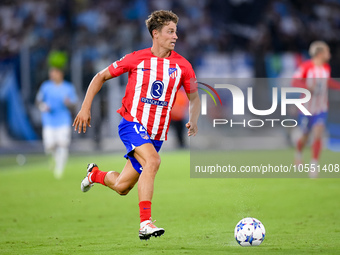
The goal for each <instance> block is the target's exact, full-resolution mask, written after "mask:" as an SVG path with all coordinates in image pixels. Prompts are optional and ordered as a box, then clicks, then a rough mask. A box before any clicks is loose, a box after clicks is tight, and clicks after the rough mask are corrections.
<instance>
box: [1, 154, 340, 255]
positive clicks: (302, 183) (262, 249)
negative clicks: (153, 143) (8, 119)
mask: <svg viewBox="0 0 340 255" xmlns="http://www.w3.org/2000/svg"><path fill="white" fill-rule="evenodd" d="M230 153H231V156H232V157H233V158H234V159H235V158H236V160H237V159H238V158H239V159H240V161H242V158H246V159H247V160H248V161H251V159H252V157H253V158H254V160H255V158H256V159H257V158H259V157H270V158H271V160H273V158H275V157H276V158H277V161H278V163H282V162H283V161H285V162H286V163H290V162H291V160H292V155H293V151H292V150H281V151H258V152H250V151H249V152H247V151H245V152H230ZM307 153H308V152H307ZM339 155H340V154H338V153H334V152H330V151H325V152H324V153H323V155H322V157H323V161H324V163H326V161H328V160H329V162H339V161H337V160H338V158H339ZM92 161H94V162H96V163H97V164H98V165H99V166H100V168H101V169H102V170H120V169H121V168H122V167H123V166H124V164H125V159H124V158H123V157H122V156H121V155H85V156H76V155H73V156H71V157H70V159H69V162H68V165H67V169H66V173H65V176H64V178H63V179H62V180H59V181H58V180H55V179H54V178H53V174H52V172H51V171H49V170H48V167H47V166H48V160H47V159H46V157H45V156H28V157H27V163H26V164H25V165H24V166H18V165H17V164H16V162H15V157H4V156H2V157H0V163H1V164H0V166H1V170H0V180H1V182H0V194H1V200H0V208H1V210H0V231H1V232H0V254H147V255H150V254H340V225H339V222H340V202H339V197H340V188H339V187H340V179H316V180H311V179H265V178H263V179H193V178H190V172H189V152H187V151H181V152H164V153H162V164H161V168H160V170H159V173H158V175H157V177H156V184H155V194H154V199H153V209H152V210H153V211H152V214H153V218H154V219H157V222H156V225H159V226H161V227H164V228H165V230H166V232H165V234H164V236H162V237H161V238H152V239H150V240H149V241H140V240H139V238H138V228H139V213H138V212H139V211H138V198H137V189H136V187H135V189H133V190H132V191H131V193H130V194H128V195H127V196H125V197H121V196H119V195H117V194H116V193H115V192H113V191H111V190H109V189H108V188H106V187H103V186H101V185H99V184H97V185H95V186H94V187H93V188H92V190H91V191H90V192H88V193H85V194H84V193H82V192H81V191H80V181H81V179H82V178H83V177H84V174H85V168H86V165H87V163H89V162H92ZM247 216H251V217H255V218H258V219H259V220H261V221H262V223H263V224H264V225H265V227H266V239H265V240H264V242H263V244H262V245H260V246H259V247H241V246H239V245H238V244H237V243H236V241H235V240H234V233H233V232H234V227H235V225H236V223H237V222H238V221H239V220H240V219H241V218H243V217H247Z"/></svg>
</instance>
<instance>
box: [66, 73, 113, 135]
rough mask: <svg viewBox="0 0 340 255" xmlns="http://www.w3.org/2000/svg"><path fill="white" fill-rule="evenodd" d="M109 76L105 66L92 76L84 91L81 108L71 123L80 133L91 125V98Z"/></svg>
mask: <svg viewBox="0 0 340 255" xmlns="http://www.w3.org/2000/svg"><path fill="white" fill-rule="evenodd" d="M111 78H112V76H111V74H110V72H109V69H108V68H105V69H104V70H102V71H100V72H99V73H97V74H96V75H95V76H94V77H93V79H92V81H91V82H90V85H89V87H88V89H87V91H86V95H85V99H84V101H83V104H82V106H81V109H80V111H79V113H78V114H77V116H76V118H75V119H74V122H73V125H72V126H73V127H74V130H75V131H77V130H78V133H80V132H81V130H83V133H85V132H86V127H87V126H89V127H91V105H92V101H93V98H94V96H95V95H96V94H97V93H98V92H99V91H100V89H101V88H102V86H103V84H104V82H105V81H107V80H109V79H111Z"/></svg>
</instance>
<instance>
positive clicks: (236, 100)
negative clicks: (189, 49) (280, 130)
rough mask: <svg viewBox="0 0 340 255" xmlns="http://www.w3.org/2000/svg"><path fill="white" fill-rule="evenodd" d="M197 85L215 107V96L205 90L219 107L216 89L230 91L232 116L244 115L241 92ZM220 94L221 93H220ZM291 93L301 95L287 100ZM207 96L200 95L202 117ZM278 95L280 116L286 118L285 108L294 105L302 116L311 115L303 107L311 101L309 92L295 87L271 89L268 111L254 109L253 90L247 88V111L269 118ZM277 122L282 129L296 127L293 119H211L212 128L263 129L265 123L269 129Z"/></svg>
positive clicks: (220, 85)
mask: <svg viewBox="0 0 340 255" xmlns="http://www.w3.org/2000/svg"><path fill="white" fill-rule="evenodd" d="M198 84H199V85H203V86H204V87H205V88H202V87H198V88H199V89H200V90H202V91H204V92H206V93H207V94H208V95H209V96H210V97H211V98H212V100H213V101H214V103H215V106H217V102H216V100H215V96H214V95H213V94H212V93H211V92H210V91H209V90H208V89H207V88H209V89H210V90H211V91H212V92H213V93H214V94H215V95H216V97H217V98H218V100H219V102H220V104H221V106H222V105H223V104H222V100H221V96H220V94H218V93H217V91H216V89H227V90H228V91H230V93H231V96H232V114H233V116H236V115H238V116H242V115H243V116H244V115H245V95H244V93H243V91H242V90H241V89H240V88H239V87H237V86H235V85H232V84H215V85H214V87H212V86H210V85H208V84H206V83H202V82H198ZM278 89H280V92H281V93H278V92H279V91H278ZM220 93H221V92H220ZM293 93H295V94H296V93H300V94H301V95H303V96H302V97H300V98H289V97H288V94H293ZM207 94H202V95H201V114H202V115H207V114H208V109H207V108H208V106H207ZM279 95H280V96H281V98H280V104H281V105H280V106H281V116H286V115H287V106H288V105H294V106H295V107H297V108H298V109H299V110H300V111H301V113H302V114H304V115H305V116H310V115H312V114H311V113H310V112H309V111H308V110H307V108H306V107H305V106H304V105H303V104H305V103H307V102H308V101H309V100H310V99H311V93H310V91H309V90H307V89H304V88H295V87H283V88H277V87H273V88H272V105H271V107H270V108H269V109H264V110H259V109H256V108H255V107H254V103H253V97H254V96H253V88H252V87H248V88H247V95H246V99H247V107H248V110H249V111H250V112H251V113H252V114H254V115H256V116H269V115H271V114H273V113H274V112H275V111H276V109H277V107H278V105H279V100H278V97H279ZM277 122H279V123H280V124H281V126H283V127H295V126H297V124H298V123H297V121H296V120H295V119H271V118H268V119H264V120H263V119H250V120H246V119H243V121H237V122H236V121H233V119H225V118H219V119H213V127H216V126H217V125H226V124H228V125H230V127H233V126H236V125H237V126H238V127H240V125H241V126H243V127H246V126H248V127H263V126H264V125H265V123H269V124H270V125H271V127H274V126H275V123H277Z"/></svg>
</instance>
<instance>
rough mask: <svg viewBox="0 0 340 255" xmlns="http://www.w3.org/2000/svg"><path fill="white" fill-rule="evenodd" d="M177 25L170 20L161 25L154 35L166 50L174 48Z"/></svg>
mask: <svg viewBox="0 0 340 255" xmlns="http://www.w3.org/2000/svg"><path fill="white" fill-rule="evenodd" d="M176 32H177V27H176V24H175V23H174V22H172V21H170V22H169V24H167V25H165V26H163V28H162V30H161V31H160V32H158V31H157V33H156V34H155V35H154V37H155V39H156V40H157V41H158V43H159V45H160V46H161V47H163V48H165V49H167V50H174V49H175V44H176V40H177V39H178V37H177V34H176Z"/></svg>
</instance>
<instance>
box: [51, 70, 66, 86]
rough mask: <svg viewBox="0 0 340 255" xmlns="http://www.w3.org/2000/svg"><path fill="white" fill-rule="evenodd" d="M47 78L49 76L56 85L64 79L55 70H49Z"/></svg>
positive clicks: (60, 72) (58, 71)
mask: <svg viewBox="0 0 340 255" xmlns="http://www.w3.org/2000/svg"><path fill="white" fill-rule="evenodd" d="M49 76H50V79H51V80H52V81H54V82H56V83H59V82H61V81H62V80H63V79H64V77H63V72H62V71H60V70H58V69H56V68H51V69H50V72H49Z"/></svg>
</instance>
